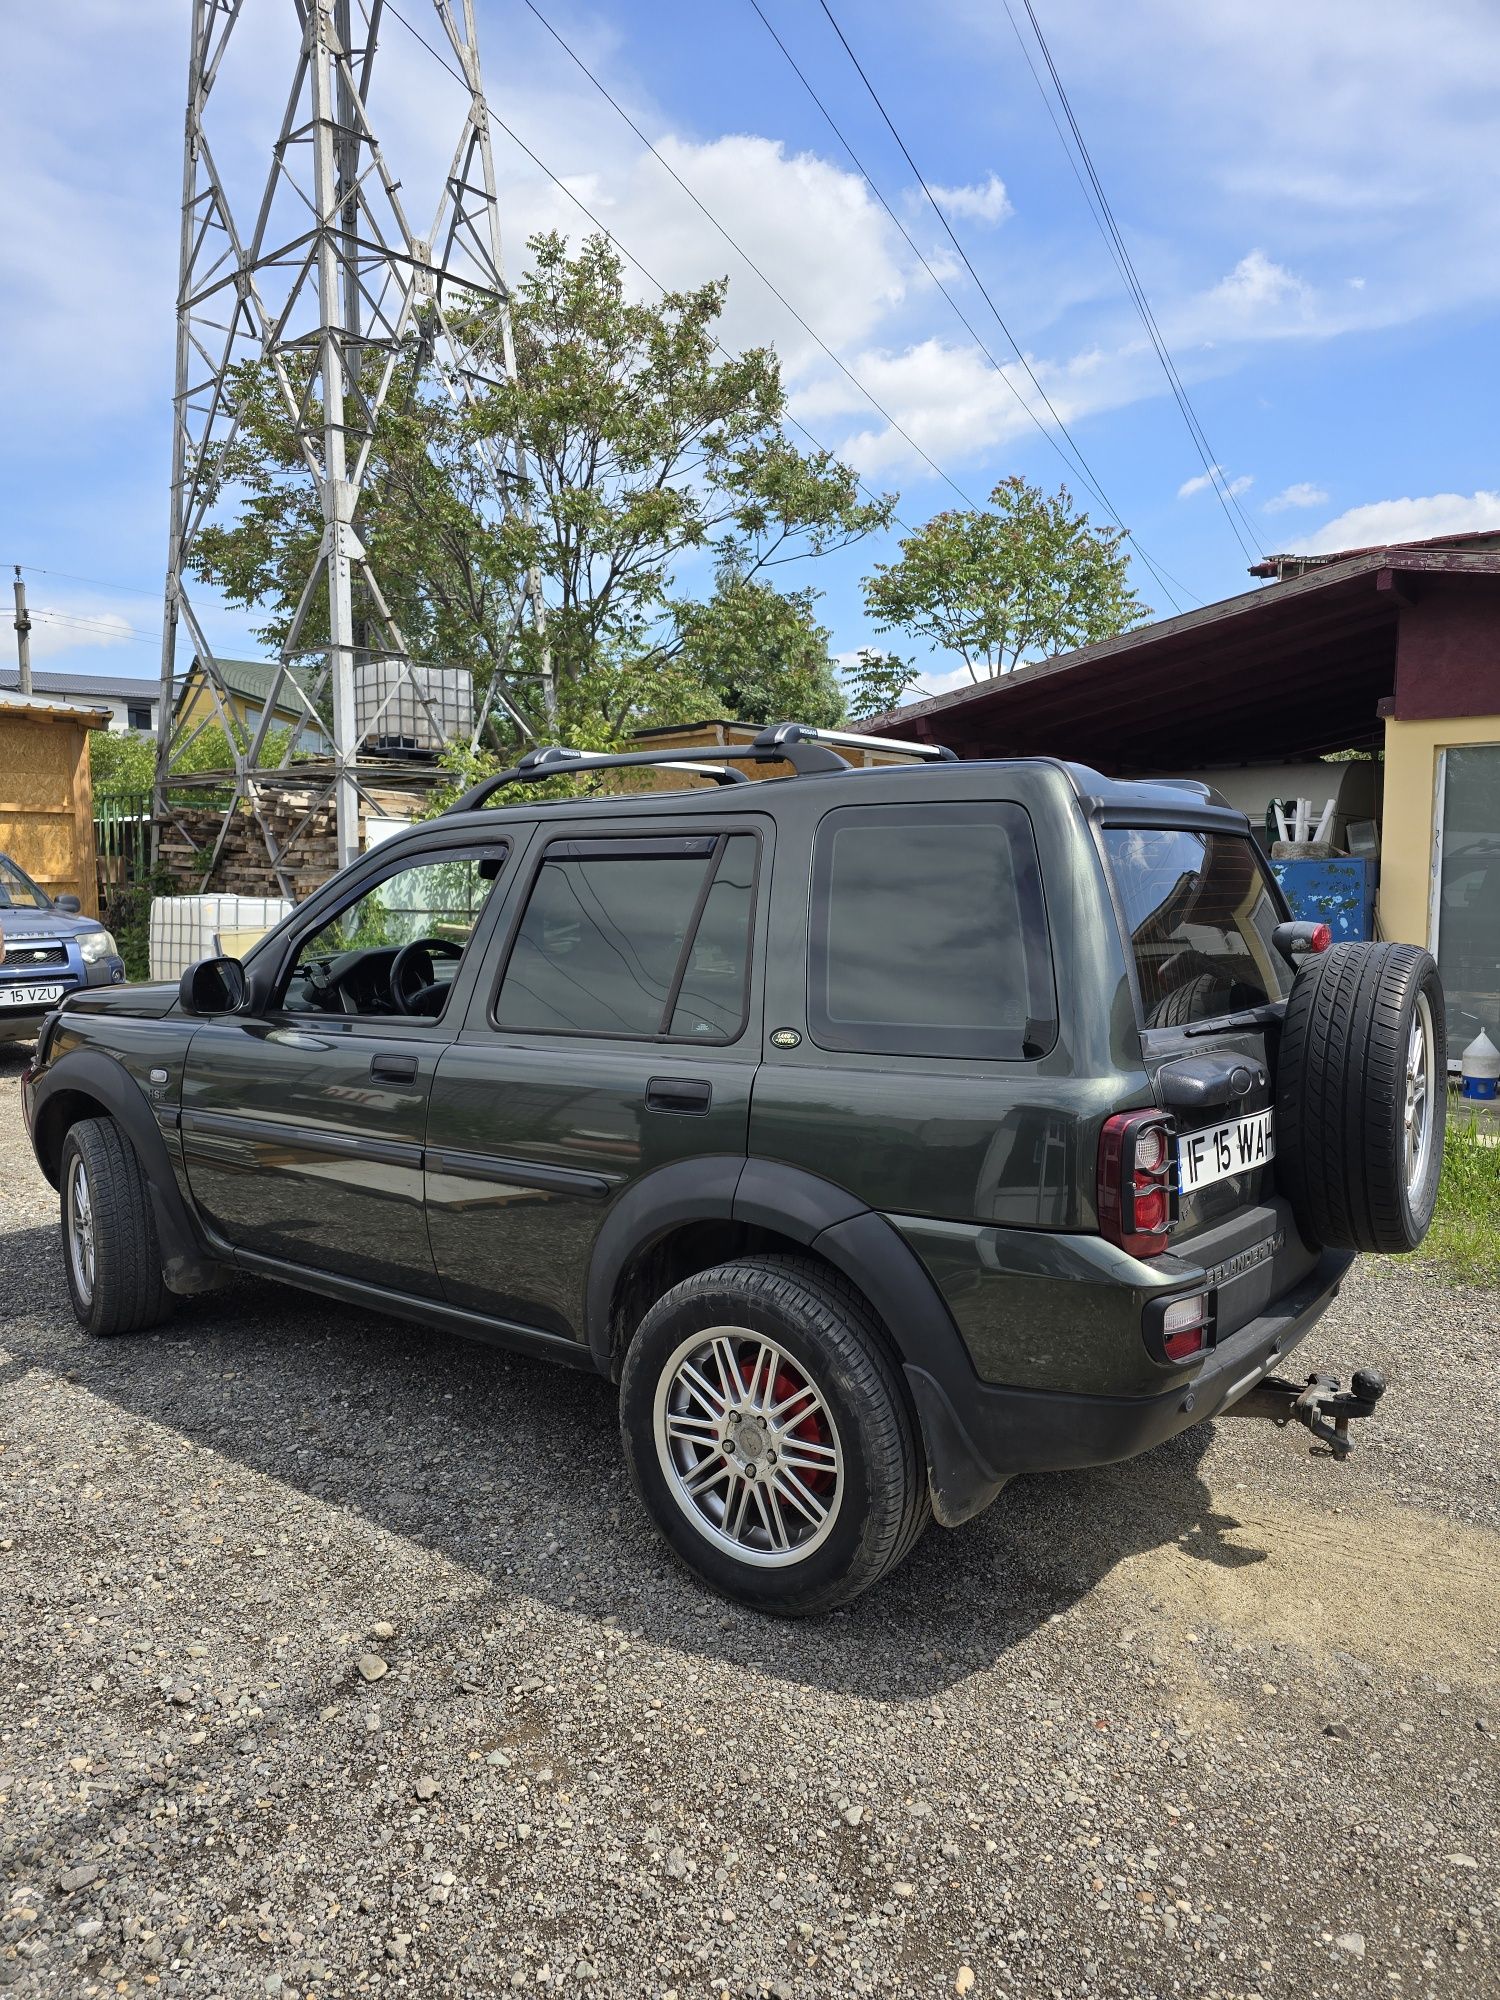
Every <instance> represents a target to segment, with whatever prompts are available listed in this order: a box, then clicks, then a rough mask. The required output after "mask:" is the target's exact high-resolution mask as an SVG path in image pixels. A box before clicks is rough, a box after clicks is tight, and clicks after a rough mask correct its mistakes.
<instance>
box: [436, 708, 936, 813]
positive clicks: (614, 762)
mask: <svg viewBox="0 0 1500 2000" xmlns="http://www.w3.org/2000/svg"><path fill="white" fill-rule="evenodd" d="M834 745H838V746H841V747H842V748H844V749H846V750H895V751H899V752H902V753H904V754H905V755H906V756H909V757H920V758H923V759H927V760H931V761H933V762H943V763H954V762H956V761H957V760H956V758H955V757H954V754H953V752H952V751H951V750H949V749H948V748H947V747H946V746H945V745H942V744H937V743H903V742H899V741H898V740H896V739H895V738H894V737H887V736H859V735H855V734H854V733H853V732H852V731H850V730H847V729H814V728H813V727H812V726H811V725H810V724H808V723H805V722H777V723H773V724H772V725H771V726H770V727H769V728H768V729H763V730H762V731H761V732H760V734H759V735H758V736H757V737H755V738H754V739H753V740H752V741H751V742H750V743H747V744H745V745H743V746H737V745H726V746H725V747H723V748H722V749H721V748H719V747H718V746H717V745H716V746H715V761H714V762H712V763H698V762H695V761H693V760H691V759H684V758H683V757H682V755H681V754H680V753H679V752H676V751H672V750H667V749H658V750H618V751H604V750H601V751H593V750H572V749H569V748H568V747H567V745H566V744H562V743H544V744H543V743H539V744H538V745H537V746H536V748H535V749H532V750H528V751H527V752H526V754H525V756H524V757H522V758H521V760H520V761H519V763H517V764H515V765H513V766H512V767H511V769H510V770H508V771H501V772H500V773H499V775H498V776H497V777H493V778H483V779H481V780H480V782H479V783H478V784H477V785H472V786H471V787H470V788H469V790H468V791H466V792H465V793H464V794H463V796H462V798H458V799H455V800H454V802H453V804H452V805H451V806H449V807H448V808H447V810H448V811H449V812H450V813H460V812H473V811H475V810H476V809H477V808H478V807H479V806H482V805H483V804H484V803H485V801H486V800H487V799H489V798H491V797H492V796H493V795H494V793H496V792H498V791H500V790H502V789H503V787H504V786H506V785H540V784H544V783H545V782H546V780H547V779H548V778H560V777H562V776H564V775H567V776H572V775H573V774H574V773H578V774H580V775H581V774H582V773H584V772H586V771H618V770H629V769H630V768H632V767H633V766H636V765H650V766H653V767H654V768H655V769H657V770H659V771H687V772H689V773H690V774H691V775H692V776H694V777H699V778H712V779H713V781H714V783H715V784H716V785H743V784H744V783H745V782H746V778H745V773H744V772H743V771H737V770H735V769H734V766H733V764H731V763H728V762H723V763H721V762H719V761H717V760H718V759H719V758H724V759H730V758H732V759H734V760H735V761H737V762H741V763H749V764H781V763H787V764H790V765H791V767H792V770H793V772H794V773H795V775H796V776H797V777H799V778H806V777H812V776H813V775H815V774H816V773H819V772H837V771H847V770H848V769H849V765H848V763H847V761H846V760H845V759H844V758H842V757H840V756H839V755H838V754H837V751H836V750H835V749H834V748H833V747H831V746H834Z"/></svg>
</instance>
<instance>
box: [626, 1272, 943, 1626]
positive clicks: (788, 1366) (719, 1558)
mask: <svg viewBox="0 0 1500 2000" xmlns="http://www.w3.org/2000/svg"><path fill="white" fill-rule="evenodd" d="M620 1424H621V1430H622V1433H623V1436H624V1441H625V1452H626V1457H627V1460H628V1462H629V1465H630V1470H631V1475H632V1477H633V1478H634V1480H635V1484H636V1488H637V1490H638V1491H639V1493H640V1495H641V1497H642V1499H643V1500H644V1501H645V1503H646V1506H647V1508H648V1509H649V1510H650V1512H651V1515H652V1517H653V1518H654V1520H655V1521H656V1524H657V1526H658V1527H659V1528H660V1529H661V1531H662V1533H663V1534H664V1535H665V1536H666V1538H667V1540H668V1542H670V1543H671V1545H672V1547H673V1548H674V1549H675V1550H676V1551H677V1553H678V1554H679V1555H680V1556H681V1557H682V1558H683V1560H684V1561H685V1562H686V1563H687V1564H688V1565H689V1566H690V1567H691V1568H692V1569H694V1570H696V1572H697V1573H698V1575H699V1576H701V1577H702V1578H703V1579H704V1580H705V1581H706V1582H707V1583H709V1584H711V1585H712V1586H713V1587H714V1588H715V1589H716V1590H719V1591H722V1592H723V1593H724V1594H725V1595H726V1596H729V1597H734V1598H737V1599H739V1601H740V1602H742V1603H745V1604H749V1605H753V1606H754V1607H756V1608H757V1609H760V1610H764V1611H774V1612H779V1613H782V1614H784V1615H800V1614H805V1613H809V1612H816V1611H827V1610H831V1609H832V1608H833V1607H834V1606H835V1605H838V1604H843V1603H847V1602H848V1601H849V1599H850V1598H852V1597H856V1596H858V1595H859V1593H860V1592H861V1591H863V1590H867V1589H868V1588H869V1587H870V1585H871V1584H873V1583H875V1582H876V1581H877V1580H878V1579H879V1578H880V1577H881V1576H883V1575H885V1574H886V1573H887V1572H888V1571H889V1570H891V1569H893V1568H894V1567H895V1565H896V1564H897V1563H899V1562H900V1561H901V1560H902V1559H903V1557H904V1556H905V1555H906V1554H907V1553H908V1552H909V1551H910V1549H911V1548H912V1546H913V1544H914V1543H915V1541H916V1539H917V1537H918V1535H919V1534H920V1533H921V1531H922V1529H923V1527H924V1526H925V1525H926V1522H927V1520H928V1518H929V1504H928V1497H927V1487H926V1477H925V1470H924V1467H923V1464H922V1460H921V1454H920V1452H919V1450H918V1446H917V1431H916V1425H915V1422H914V1420H913V1417H912V1414H911V1410H910V1407H909V1405H908V1403H907V1400H906V1395H905V1391H904V1389H903V1387H902V1384H901V1380H900V1376H899V1372H898V1370H897V1367H896V1363H895V1361H894V1359H893V1357H892V1356H891V1355H890V1353H889V1350H888V1346H887V1342H886V1338H885V1335H884V1333H883V1331H882V1329H881V1327H880V1325H879V1323H878V1321H877V1320H876V1319H875V1318H874V1316H873V1314H872V1313H871V1312H870V1309H869V1307H868V1305H867V1304H866V1303H865V1301H864V1300H863V1299H862V1298H861V1297H860V1295H859V1293H858V1292H856V1291H855V1290H854V1288H853V1287H852V1286H851V1285H848V1284H847V1283H846V1282H845V1281H844V1280H843V1279H841V1278H839V1277H838V1276H837V1275H836V1274H835V1273H833V1272H830V1271H829V1270H827V1268H826V1267H825V1266H822V1265H819V1264H815V1263H813V1262H812V1261H811V1260H809V1259H804V1258H797V1257H761V1258H746V1259H744V1260H743V1261H740V1262H736V1263H732V1264H721V1265H719V1266H718V1267H717V1268H716V1269H714V1270H711V1271H704V1272H701V1273H700V1274H699V1275H697V1276H696V1277H692V1278H689V1279H687V1280H686V1281H685V1282H684V1283H682V1284H680V1285H678V1286H676V1287H674V1289H673V1290H672V1291H670V1292H668V1293H667V1294H666V1295H665V1296H664V1297H663V1298H661V1299H658V1301H657V1302H656V1304H655V1305H654V1306H653V1307H652V1308H651V1310H650V1312H648V1313H647V1315H646V1317H645V1319H644V1320H643V1321H642V1322H641V1326H640V1330H639V1332H638V1333H637V1335H636V1337H635V1339H634V1341H633V1342H632V1343H631V1346H630V1348H629V1351H628V1353H627V1355H626V1358H625V1368H624V1373H623V1376H622V1379H621V1386H620Z"/></svg>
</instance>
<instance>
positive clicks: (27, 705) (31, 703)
mask: <svg viewBox="0 0 1500 2000" xmlns="http://www.w3.org/2000/svg"><path fill="white" fill-rule="evenodd" d="M16 709H19V710H20V711H21V712H22V714H24V715H34V716H36V718H37V719H38V721H41V722H66V721H73V722H82V723H86V724H87V725H88V727H89V728H90V729H99V728H104V727H106V726H107V725H108V722H109V710H108V709H107V708H90V707H88V706H87V704H86V703H83V702H71V701H49V700H48V698H47V696H46V695H44V694H20V693H14V692H12V690H11V689H9V688H0V711H4V712H6V713H9V712H11V711H13V710H16Z"/></svg>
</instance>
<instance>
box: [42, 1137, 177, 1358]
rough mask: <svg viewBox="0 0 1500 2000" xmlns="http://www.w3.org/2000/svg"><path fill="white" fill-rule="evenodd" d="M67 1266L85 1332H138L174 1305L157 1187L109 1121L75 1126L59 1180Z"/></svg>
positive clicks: (70, 1290) (76, 1310)
mask: <svg viewBox="0 0 1500 2000" xmlns="http://www.w3.org/2000/svg"><path fill="white" fill-rule="evenodd" d="M58 1185H59V1189H60V1194H61V1202H62V1234H63V1268H64V1270H65V1272H66V1273H67V1280H68V1295H69V1297H70V1298H71V1299H72V1301H73V1311H74V1313H75V1314H76V1315H77V1318H78V1323H79V1325H80V1326H81V1327H83V1328H84V1329H85V1331H87V1332H89V1333H93V1334H100V1335H107V1334H114V1333H135V1332H137V1331H138V1330H139V1329H140V1328H141V1327H146V1326H155V1325H156V1324H157V1323H158V1322H159V1321H160V1320H163V1319H165V1318H166V1317H167V1314H168V1313H169V1312H170V1310H171V1302H172V1294H171V1293H170V1292H169V1291H168V1290H167V1287H166V1285H165V1283H164V1281H163V1279H162V1270H161V1247H160V1245H159V1243H158V1242H157V1237H156V1219H155V1217H154V1216H153V1214H152V1212H151V1190H150V1188H149V1186H148V1184H147V1181H146V1176H145V1174H144V1173H143V1172H142V1171H141V1163H140V1161H139V1160H138V1159H137V1157H136V1154H135V1149H134V1148H133V1147H132V1146H131V1145H130V1144H129V1142H128V1141H127V1140H126V1139H125V1137H124V1135H123V1134H122V1133H121V1131H120V1128H119V1127H118V1126H117V1125H116V1124H115V1123H114V1122H113V1120H112V1119H109V1118H84V1119H80V1120H79V1122H78V1123H77V1124H76V1125H71V1126H69V1128H68V1136H67V1138H66V1139H65V1140H64V1141H63V1150H62V1161H61V1172H60V1174H59V1181H58Z"/></svg>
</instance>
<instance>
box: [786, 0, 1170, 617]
mask: <svg viewBox="0 0 1500 2000" xmlns="http://www.w3.org/2000/svg"><path fill="white" fill-rule="evenodd" d="M818 4H819V6H821V8H822V9H823V12H824V14H825V15H826V16H827V18H828V24H829V26H830V27H831V28H832V29H833V32H834V33H835V34H836V35H837V36H838V38H839V41H840V42H841V43H842V45H843V49H844V53H845V54H846V55H847V56H848V58H849V60H850V62H851V63H853V65H854V68H855V71H856V73H857V74H858V76H859V80H860V82H861V83H862V84H863V85H864V87H865V89H866V90H867V91H868V92H869V94H870V97H871V99H872V101H873V102H874V105H875V109H876V110H877V111H878V112H879V113H880V115H881V117H882V118H883V119H884V121H885V124H886V127H887V129H888V130H889V132H890V135H891V137H892V138H893V139H894V140H895V142H896V144H897V145H898V146H899V147H900V148H901V154H902V157H903V158H904V159H905V161H906V164H907V165H908V166H909V167H910V168H911V170H912V172H913V174H915V176H916V179H917V185H918V187H920V188H921V190H922V192H923V194H924V195H925V196H926V197H927V200H928V203H929V205H930V206H931V208H932V212H933V214H934V215H935V216H936V217H937V219H938V221H939V222H940V223H941V224H942V225H943V231H944V233H945V235H946V236H947V238H948V241H949V242H950V243H951V244H952V245H953V247H954V249H955V250H956V251H957V252H958V255H959V258H960V260H961V262H962V264H963V267H964V269H965V270H966V271H967V272H968V274H969V276H970V277H971V278H972V279H973V281H974V284H975V286H976V287H977V289H978V291H979V296H980V297H981V298H982V299H983V300H984V302H985V304H986V305H987V306H988V307H989V309H990V311H991V312H992V313H993V314H994V316H995V323H996V325H997V326H998V327H999V328H1000V331H1001V332H1002V333H1003V334H1004V335H1005V338H1006V339H1007V341H1009V343H1010V345H1011V347H1012V349H1013V350H1014V352H1015V356H1016V359H1017V360H1018V361H1019V362H1020V364H1021V366H1022V367H1023V368H1024V369H1025V370H1026V373H1027V376H1028V377H1029V379H1030V381H1031V385H1032V387H1033V388H1034V389H1035V390H1036V392H1037V394H1038V395H1039V396H1040V397H1041V399H1042V402H1043V404H1044V405H1045V407H1046V409H1047V412H1048V414H1049V415H1050V416H1051V418H1052V421H1053V422H1054V423H1055V424H1056V425H1057V428H1058V429H1059V430H1060V431H1061V432H1062V434H1063V436H1064V437H1065V438H1066V439H1067V440H1068V443H1069V444H1070V445H1071V446H1072V447H1073V450H1074V452H1075V453H1076V454H1077V456H1078V459H1079V462H1080V464H1082V465H1085V466H1086V465H1088V460H1087V459H1086V458H1085V457H1084V454H1083V451H1082V449H1081V447H1080V446H1079V444H1078V441H1077V439H1076V438H1075V437H1074V436H1073V433H1072V432H1071V431H1070V430H1069V429H1068V427H1067V425H1066V424H1065V423H1064V422H1063V420H1062V418H1061V417H1060V416H1059V415H1058V413H1057V410H1056V409H1055V408H1054V407H1053V403H1052V399H1051V397H1050V396H1049V395H1048V394H1047V392H1046V390H1045V389H1044V388H1043V387H1042V385H1041V383H1040V381H1038V379H1037V374H1036V370H1035V369H1034V368H1033V367H1032V365H1031V363H1030V362H1029V361H1028V360H1027V358H1026V354H1025V350H1024V349H1023V348H1022V346H1021V343H1020V342H1019V341H1018V340H1017V339H1016V337H1015V335H1014V334H1013V333H1012V332H1011V330H1010V328H1009V326H1007V325H1006V322H1005V316H1004V314H1003V313H1002V312H1001V310H1000V308H999V307H998V306H997V305H996V304H995V301H994V299H993V298H992V297H991V296H990V292H989V288H988V286H987V285H986V284H985V282H984V280H983V279H982V278H981V277H980V275H979V273H978V272H977V271H976V270H975V268H974V265H973V262H972V260H971V259H970V257H969V253H968V251H967V250H965V248H964V246H963V244H962V243H960V242H959V240H958V237H957V235H956V234H955V233H954V229H953V225H952V223H950V222H949V220H948V218H947V216H946V214H945V213H944V212H943V209H942V207H941V206H940V205H939V202H938V199H937V197H936V195H934V193H933V192H932V189H931V188H930V187H929V186H928V185H927V181H926V178H925V176H924V175H923V173H922V170H921V168H920V167H919V166H918V165H917V163H916V161H915V160H914V159H913V158H912V153H911V148H910V147H909V146H908V145H907V143H906V141H905V140H904V139H903V138H902V136H901V133H900V131H899V130H898V128H897V125H896V121H895V120H894V119H893V118H892V116H891V114H890V112H889V111H887V110H886V108H885V104H884V102H883V100H882V98H881V95H880V92H879V91H878V90H877V89H876V88H875V86H874V84H873V83H872V82H871V81H870V78H869V76H868V75H867V74H866V71H865V67H864V64H863V63H862V62H861V61H860V59H859V57H858V56H857V55H856V54H855V53H854V50H853V48H852V46H851V45H850V42H849V37H848V36H847V35H846V34H845V33H844V31H843V29H842V28H841V27H840V26H839V23H838V18H837V16H836V15H835V14H834V12H833V9H832V8H831V7H830V6H829V5H828V0H818ZM1092 477H1093V480H1094V490H1095V491H1096V492H1097V493H1098V494H1099V496H1100V499H1101V501H1102V502H1103V504H1104V506H1105V507H1106V508H1107V509H1108V511H1109V513H1110V514H1111V515H1113V517H1114V520H1115V523H1116V525H1117V526H1118V527H1119V529H1120V531H1121V532H1122V534H1124V535H1125V536H1126V537H1127V539H1128V540H1129V541H1130V542H1131V544H1132V546H1133V547H1134V549H1135V551H1136V553H1137V554H1138V555H1139V556H1140V558H1141V561H1142V562H1143V563H1144V564H1145V565H1146V568H1147V569H1148V570H1150V572H1151V574H1152V575H1153V576H1154V577H1155V578H1156V580H1157V582H1158V583H1160V584H1161V586H1162V589H1163V590H1166V588H1167V586H1166V583H1165V582H1163V575H1162V572H1161V571H1159V570H1158V568H1157V566H1156V565H1155V564H1154V563H1153V562H1152V560H1151V558H1150V557H1149V556H1148V555H1147V554H1146V552H1145V550H1144V549H1143V548H1142V547H1141V545H1140V543H1139V542H1138V541H1136V539H1135V537H1134V536H1133V535H1132V534H1131V533H1130V530H1129V529H1128V528H1127V527H1126V526H1125V522H1124V519H1123V517H1122V515H1121V514H1120V511H1119V509H1118V508H1117V507H1116V506H1115V505H1114V503H1113V501H1111V500H1110V499H1109V497H1108V496H1107V495H1106V494H1105V492H1104V489H1103V487H1102V485H1101V484H1100V482H1099V480H1098V476H1097V474H1094V475H1092ZM1172 581H1173V582H1174V583H1175V582H1176V581H1177V579H1176V578H1175V577H1174V578H1172ZM1177 587H1178V589H1179V590H1182V591H1184V593H1185V594H1186V595H1188V596H1191V595H1192V593H1191V592H1190V591H1187V589H1186V586H1185V585H1183V584H1178V586H1177ZM1171 594H1172V593H1171V592H1170V591H1167V595H1168V596H1169V597H1170V596H1171ZM1173 601H1174V603H1175V602H1176V600H1175V599H1174V600H1173ZM1178 608H1179V609H1180V608H1181V607H1180V606H1178Z"/></svg>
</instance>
